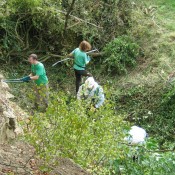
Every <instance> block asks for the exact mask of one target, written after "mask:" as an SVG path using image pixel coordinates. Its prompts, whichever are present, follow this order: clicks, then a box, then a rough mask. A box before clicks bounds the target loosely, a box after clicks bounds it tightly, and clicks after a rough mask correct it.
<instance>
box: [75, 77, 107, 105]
mask: <svg viewBox="0 0 175 175" xmlns="http://www.w3.org/2000/svg"><path fill="white" fill-rule="evenodd" d="M77 99H78V100H81V99H84V100H89V101H90V102H91V103H93V104H94V107H95V108H99V107H101V106H102V105H103V103H104V101H105V96H104V92H103V88H102V87H101V86H100V85H98V83H97V82H95V80H94V78H93V77H89V78H88V79H87V80H86V81H85V83H84V84H83V85H81V86H80V88H79V91H78V94H77Z"/></svg>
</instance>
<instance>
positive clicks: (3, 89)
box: [0, 74, 23, 143]
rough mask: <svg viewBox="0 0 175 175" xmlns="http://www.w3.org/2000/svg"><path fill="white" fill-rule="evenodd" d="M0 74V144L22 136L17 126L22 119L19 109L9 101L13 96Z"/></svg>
mask: <svg viewBox="0 0 175 175" xmlns="http://www.w3.org/2000/svg"><path fill="white" fill-rule="evenodd" d="M2 79H3V76H2V75H1V74H0V143H4V142H8V141H9V140H12V139H14V138H15V137H17V135H19V134H22V133H23V130H22V128H21V127H20V126H19V124H18V120H19V119H20V118H21V117H23V114H22V112H21V113H20V112H19V111H21V110H20V108H19V107H17V106H16V107H14V106H15V104H14V103H13V102H11V101H10V98H13V95H12V94H10V92H9V91H10V88H9V86H8V84H6V83H5V82H3V81H2Z"/></svg>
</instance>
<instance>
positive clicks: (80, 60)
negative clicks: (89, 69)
mask: <svg viewBox="0 0 175 175" xmlns="http://www.w3.org/2000/svg"><path fill="white" fill-rule="evenodd" d="M72 54H73V56H74V69H76V70H85V67H86V64H88V63H89V61H90V60H91V59H90V57H89V56H88V55H87V54H86V52H83V51H81V50H80V49H79V48H76V49H75V50H74V51H73V52H72Z"/></svg>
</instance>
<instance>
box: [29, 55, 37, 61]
mask: <svg viewBox="0 0 175 175" xmlns="http://www.w3.org/2000/svg"><path fill="white" fill-rule="evenodd" d="M30 57H32V58H33V59H34V60H38V56H37V55H36V54H31V55H30V56H29V58H30Z"/></svg>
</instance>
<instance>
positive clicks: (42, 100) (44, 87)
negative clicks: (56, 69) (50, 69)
mask: <svg viewBox="0 0 175 175" xmlns="http://www.w3.org/2000/svg"><path fill="white" fill-rule="evenodd" d="M29 62H30V64H31V74H30V75H29V76H27V77H23V78H22V79H21V80H22V81H24V82H28V81H29V80H34V82H35V87H34V90H35V107H36V108H40V109H46V108H47V107H48V99H49V88H48V78H47V75H46V71H45V68H44V65H43V64H42V63H41V62H39V61H38V57H37V55H36V54H31V55H30V56H29Z"/></svg>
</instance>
